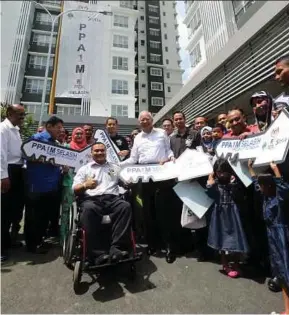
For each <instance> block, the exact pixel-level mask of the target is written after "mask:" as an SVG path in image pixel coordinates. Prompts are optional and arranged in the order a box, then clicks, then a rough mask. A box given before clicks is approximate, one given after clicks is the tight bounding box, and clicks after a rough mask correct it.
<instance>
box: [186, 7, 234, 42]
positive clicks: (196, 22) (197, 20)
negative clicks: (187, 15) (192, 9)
mask: <svg viewBox="0 0 289 315" xmlns="http://www.w3.org/2000/svg"><path fill="white" fill-rule="evenodd" d="M233 2H234V1H233ZM200 26H201V16H200V11H199V9H197V10H196V13H195V14H194V15H193V18H192V20H191V22H190V23H189V25H188V37H191V36H192V35H193V34H194V33H195V32H196V30H197V29H198V28H199V27H200Z"/></svg>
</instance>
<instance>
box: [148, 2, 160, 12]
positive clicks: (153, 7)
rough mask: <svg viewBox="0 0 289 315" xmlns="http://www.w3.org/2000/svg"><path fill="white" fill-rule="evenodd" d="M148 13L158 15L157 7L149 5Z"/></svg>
mask: <svg viewBox="0 0 289 315" xmlns="http://www.w3.org/2000/svg"><path fill="white" fill-rule="evenodd" d="M149 12H155V13H158V6H156V5H152V4H149Z"/></svg>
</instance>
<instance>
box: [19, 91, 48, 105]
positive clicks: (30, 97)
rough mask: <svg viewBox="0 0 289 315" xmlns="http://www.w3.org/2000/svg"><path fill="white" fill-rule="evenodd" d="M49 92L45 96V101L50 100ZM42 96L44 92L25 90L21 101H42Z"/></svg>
mask: <svg viewBox="0 0 289 315" xmlns="http://www.w3.org/2000/svg"><path fill="white" fill-rule="evenodd" d="M49 94H50V92H49V93H47V94H46V97H45V102H46V103H48V102H49ZM41 98H42V94H39V93H37V94H36V93H30V92H25V91H24V92H23V93H22V97H21V101H23V102H38V103H39V102H41Z"/></svg>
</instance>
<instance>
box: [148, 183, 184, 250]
mask: <svg viewBox="0 0 289 315" xmlns="http://www.w3.org/2000/svg"><path fill="white" fill-rule="evenodd" d="M174 185H175V182H174V181H173V180H168V181H162V182H153V181H150V182H148V183H142V202H143V215H144V219H145V236H146V241H147V244H148V246H149V247H153V248H162V247H163V246H165V247H166V248H168V247H169V248H171V249H172V250H174V249H175V248H176V243H177V239H178V233H179V229H180V219H181V212H180V208H179V207H178V206H177V205H176V198H175V197H176V196H174V191H173V189H172V187H173V186H174Z"/></svg>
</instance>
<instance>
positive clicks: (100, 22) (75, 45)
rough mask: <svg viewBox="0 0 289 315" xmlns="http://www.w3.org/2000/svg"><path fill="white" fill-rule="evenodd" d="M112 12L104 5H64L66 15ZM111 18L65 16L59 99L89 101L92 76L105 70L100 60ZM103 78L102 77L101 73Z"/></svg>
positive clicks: (76, 3) (61, 43)
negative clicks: (102, 11) (96, 70)
mask: <svg viewBox="0 0 289 315" xmlns="http://www.w3.org/2000/svg"><path fill="white" fill-rule="evenodd" d="M68 10H83V11H87V10H89V11H100V10H107V11H108V10H109V7H108V8H107V9H106V8H105V7H104V6H103V5H102V7H101V8H100V6H99V5H98V4H97V5H95V4H88V3H81V2H78V1H64V8H63V11H68ZM109 18H110V17H109V16H104V15H102V14H98V13H94V12H76V11H72V12H68V13H66V14H64V15H63V18H62V27H61V37H60V46H59V62H58V71H57V84H56V97H69V98H82V97H85V98H89V97H90V91H91V89H92V88H94V89H95V88H97V87H95V86H94V87H93V86H91V79H92V76H93V75H94V76H95V75H96V74H95V69H101V67H100V65H101V63H102V62H103V61H102V58H99V56H100V55H101V52H102V42H103V40H104V36H105V22H106V20H105V19H109ZM97 75H98V76H101V74H100V73H97Z"/></svg>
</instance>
